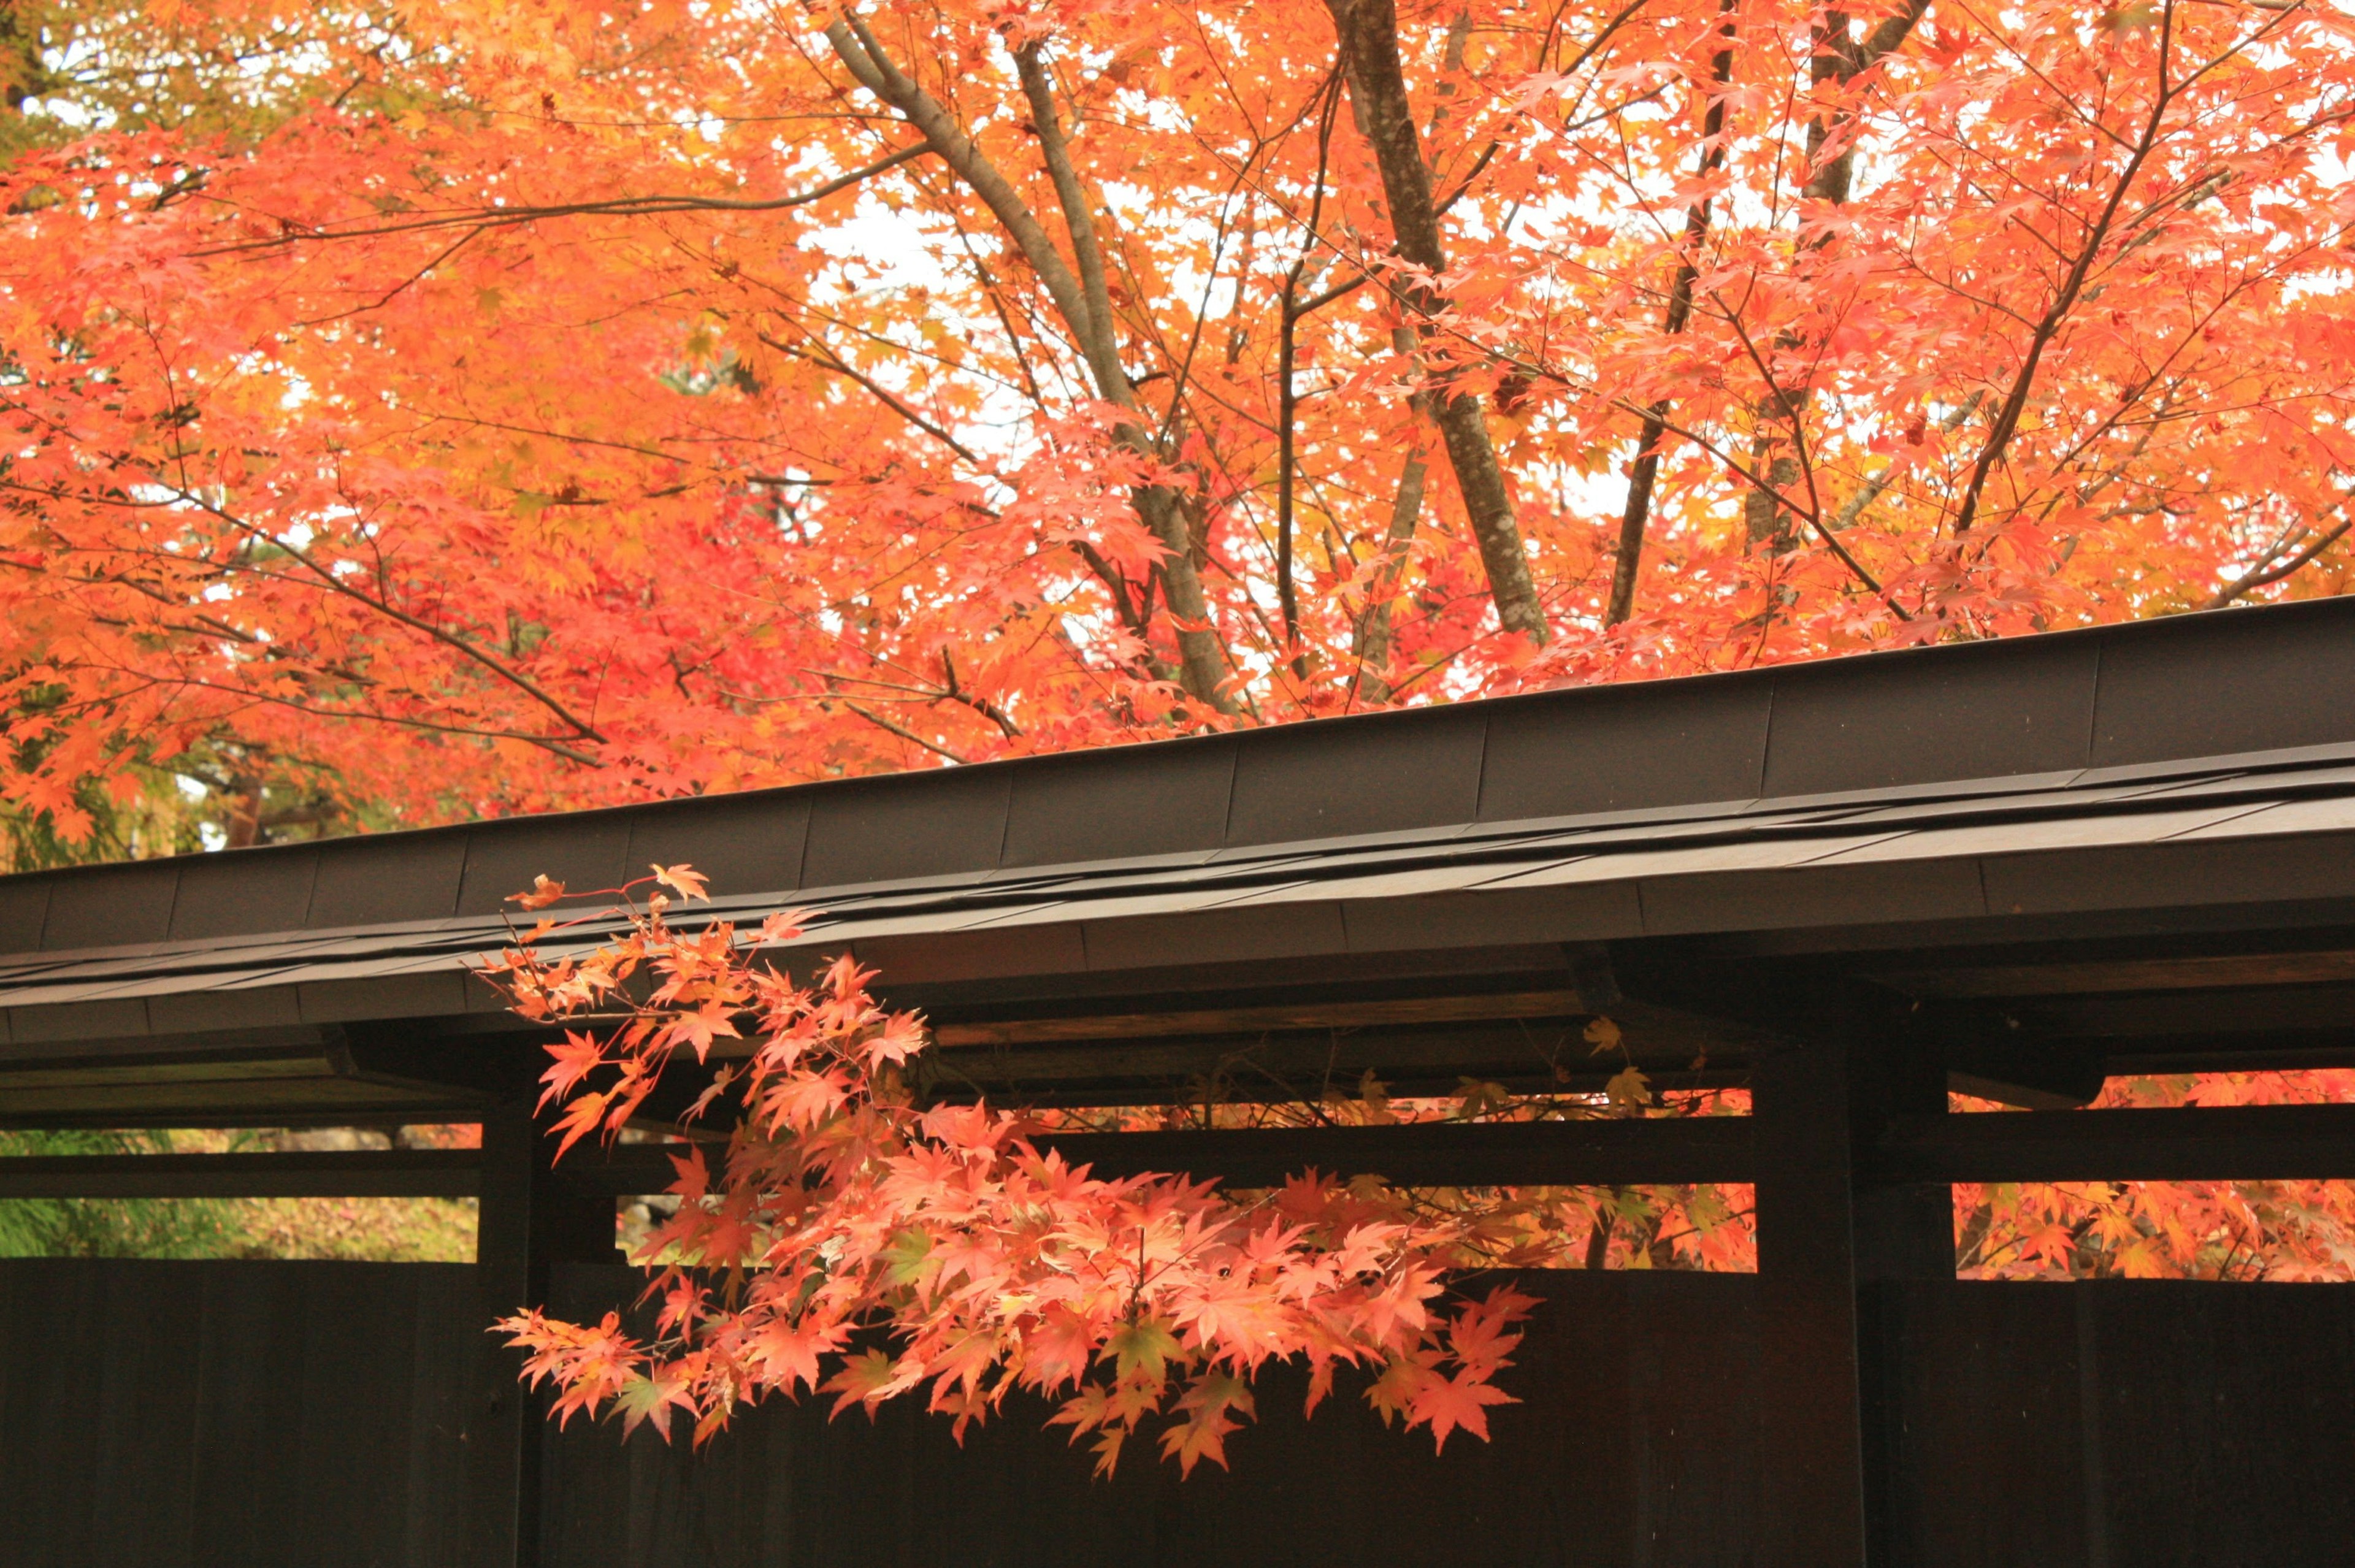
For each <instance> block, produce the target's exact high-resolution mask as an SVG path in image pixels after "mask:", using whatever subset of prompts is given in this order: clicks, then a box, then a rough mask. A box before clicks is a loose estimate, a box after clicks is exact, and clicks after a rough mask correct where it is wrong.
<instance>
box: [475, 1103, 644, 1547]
mask: <svg viewBox="0 0 2355 1568" xmlns="http://www.w3.org/2000/svg"><path fill="white" fill-rule="evenodd" d="M555 1149H556V1140H555V1139H553V1138H551V1137H549V1136H547V1135H546V1134H544V1133H543V1132H542V1131H541V1130H540V1128H539V1127H538V1125H536V1124H535V1123H534V1122H533V1119H532V1115H531V1102H530V1101H528V1100H519V1101H515V1102H510V1103H508V1104H502V1105H500V1106H499V1107H498V1108H497V1109H496V1111H493V1112H490V1113H486V1114H485V1116H484V1117H483V1165H482V1183H483V1185H482V1208H481V1211H480V1215H479V1218H478V1219H477V1220H476V1221H475V1225H476V1229H475V1238H474V1275H475V1282H476V1287H477V1301H478V1303H479V1306H478V1316H479V1317H480V1318H481V1321H482V1324H483V1326H484V1327H485V1328H486V1329H487V1328H488V1327H489V1326H490V1325H491V1324H492V1323H493V1322H495V1321H496V1320H497V1319H499V1318H501V1317H508V1316H510V1315H512V1314H513V1313H515V1312H516V1311H517V1309H518V1308H520V1307H524V1306H526V1305H534V1306H544V1305H546V1303H547V1301H548V1289H549V1265H550V1264H556V1263H565V1262H583V1263H611V1262H613V1261H615V1259H616V1257H617V1256H618V1254H617V1253H616V1252H615V1250H614V1246H613V1199H612V1198H610V1197H603V1196H600V1195H597V1194H594V1193H581V1192H577V1191H574V1190H571V1189H569V1188H567V1187H565V1186H563V1185H561V1184H559V1182H557V1181H556V1180H555V1179H554V1174H553V1169H552V1166H553V1156H554V1154H555ZM476 1366H477V1372H476V1376H475V1380H474V1388H473V1389H472V1391H471V1397H470V1403H469V1407H468V1411H467V1421H466V1430H465V1443H466V1450H467V1458H466V1463H467V1499H468V1508H467V1512H468V1520H467V1537H468V1548H469V1550H468V1552H467V1556H466V1561H467V1562H468V1563H469V1564H470V1565H471V1568H509V1565H510V1564H513V1565H515V1568H534V1565H535V1564H537V1563H538V1560H539V1529H538V1524H539V1519H538V1514H539V1455H540V1447H541V1444H540V1436H541V1434H540V1431H539V1427H540V1422H541V1413H540V1404H541V1401H540V1400H538V1398H536V1397H534V1396H533V1395H532V1394H530V1393H529V1392H527V1390H526V1389H525V1388H524V1386H523V1383H522V1381H521V1372H522V1369H523V1357H522V1356H521V1354H520V1353H519V1352H517V1351H514V1350H510V1349H506V1348H505V1347H504V1346H502V1345H500V1344H498V1343H497V1341H496V1337H495V1336H493V1335H491V1334H489V1333H485V1335H484V1336H483V1349H482V1353H481V1355H480V1357H479V1359H478V1360H477V1362H476Z"/></svg>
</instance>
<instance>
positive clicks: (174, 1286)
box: [81, 1259, 202, 1568]
mask: <svg viewBox="0 0 2355 1568" xmlns="http://www.w3.org/2000/svg"><path fill="white" fill-rule="evenodd" d="M81 1266H83V1267H84V1268H89V1269H91V1270H92V1271H93V1272H95V1273H97V1274H98V1275H99V1278H100V1280H101V1284H102V1289H101V1302H102V1306H101V1317H100V1321H101V1325H102V1328H101V1343H100V1349H99V1354H98V1357H97V1364H96V1365H95V1366H94V1367H91V1366H84V1367H83V1368H82V1377H83V1380H84V1388H85V1390H86V1391H87V1392H85V1394H84V1397H86V1398H89V1397H93V1396H94V1398H95V1403H97V1405H98V1410H99V1451H98V1453H97V1455H96V1456H95V1459H96V1463H97V1466H98V1472H99V1474H100V1475H101V1476H103V1477H105V1478H106V1479H105V1498H104V1501H103V1503H102V1505H101V1506H100V1507H98V1508H95V1509H92V1510H91V1553H92V1556H93V1558H94V1559H95V1560H96V1561H99V1562H101V1563H138V1564H140V1565H141V1568H185V1565H186V1563H188V1562H189V1552H190V1546H191V1540H190V1537H191V1533H192V1526H193V1524H194V1517H193V1516H194V1511H195V1506H196V1496H195V1482H196V1477H195V1474H194V1468H193V1467H192V1466H191V1464H190V1462H189V1450H190V1440H191V1437H192V1435H193V1433H194V1429H195V1425H196V1412H197V1389H198V1369H197V1356H196V1354H195V1351H196V1347H197V1332H196V1328H195V1326H194V1324H193V1323H192V1322H191V1318H192V1317H194V1316H195V1314H194V1313H192V1312H191V1310H190V1308H191V1307H196V1306H197V1300H198V1296H199V1292H198V1289H197V1275H198V1272H199V1270H200V1269H201V1267H202V1265H201V1264H186V1263H162V1262H151V1261H134V1260H128V1259H125V1260H91V1261H89V1262H85V1263H83V1264H82V1265H81Z"/></svg>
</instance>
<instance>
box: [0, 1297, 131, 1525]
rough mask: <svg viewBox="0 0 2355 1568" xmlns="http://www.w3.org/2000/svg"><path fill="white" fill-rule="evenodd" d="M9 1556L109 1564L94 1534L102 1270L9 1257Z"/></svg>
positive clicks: (2, 1475)
mask: <svg viewBox="0 0 2355 1568" xmlns="http://www.w3.org/2000/svg"><path fill="white" fill-rule="evenodd" d="M0 1279H5V1282H6V1283H5V1290H0V1366H5V1372H4V1373H0V1518H5V1520H7V1527H6V1528H5V1530H0V1563H5V1564H6V1565H7V1568H84V1565H85V1564H87V1565H89V1568H101V1560H100V1559H99V1557H98V1556H97V1554H96V1552H95V1551H94V1549H93V1544H92V1540H91V1534H92V1525H93V1521H94V1520H93V1516H94V1514H95V1513H96V1499H95V1496H94V1490H95V1489H94V1488H91V1487H90V1486H89V1485H87V1484H86V1477H88V1476H90V1475H91V1473H92V1472H93V1471H94V1470H95V1469H96V1467H97V1466H98V1462H99V1456H100V1445H99V1426H100V1423H99V1419H98V1411H97V1408H96V1405H95V1404H94V1403H93V1402H92V1401H91V1399H90V1398H89V1396H88V1388H89V1383H88V1378H89V1369H90V1368H91V1366H92V1365H93V1364H95V1363H96V1362H97V1361H98V1360H101V1358H102V1357H103V1356H104V1355H105V1353H106V1346H105V1341H104V1338H103V1317H102V1315H101V1311H100V1303H101V1300H102V1298H103V1297H102V1289H103V1286H102V1281H101V1275H100V1274H99V1272H98V1270H96V1269H94V1268H92V1267H91V1266H89V1265H88V1264H79V1263H77V1262H73V1261H68V1260H62V1259H59V1260H51V1259H25V1260H22V1261H16V1260H12V1261H10V1262H9V1263H7V1264H5V1265H0Z"/></svg>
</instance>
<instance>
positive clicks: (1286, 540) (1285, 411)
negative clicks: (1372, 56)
mask: <svg viewBox="0 0 2355 1568" xmlns="http://www.w3.org/2000/svg"><path fill="white" fill-rule="evenodd" d="M1340 93H1341V78H1340V74H1339V73H1338V72H1336V73H1335V74H1334V76H1333V77H1332V79H1331V80H1330V81H1329V82H1328V83H1327V96H1326V100H1325V106H1324V108H1323V110H1322V111H1321V112H1319V113H1318V114H1317V117H1316V184H1315V185H1314V186H1313V187H1310V192H1309V197H1308V226H1307V227H1308V234H1309V239H1308V240H1307V242H1306V243H1305V244H1303V245H1302V246H1301V248H1300V254H1299V255H1298V256H1296V257H1295V258H1294V259H1293V262H1292V265H1291V266H1290V267H1289V268H1288V269H1286V270H1285V272H1284V293H1283V298H1282V302H1281V308H1280V310H1279V313H1278V315H1277V321H1276V339H1275V602H1276V605H1277V607H1278V608H1279V609H1280V610H1281V611H1282V612H1283V614H1284V647H1285V648H1286V649H1288V650H1292V651H1294V653H1295V658H1297V657H1298V654H1297V650H1298V647H1299V643H1300V593H1299V590H1298V587H1297V586H1296V585H1295V583H1294V581H1293V573H1292V531H1293V501H1294V495H1293V493H1294V491H1295V488H1296V487H1297V486H1296V484H1295V481H1296V479H1297V477H1298V467H1299V459H1298V455H1297V433H1298V432H1297V431H1296V430H1295V425H1296V423H1297V421H1298V415H1299V411H1300V390H1299V389H1298V387H1297V386H1295V384H1294V383H1295V369H1294V366H1295V355H1296V353H1297V351H1298V344H1299V329H1300V318H1301V315H1302V314H1303V312H1302V311H1301V309H1300V279H1301V275H1302V274H1303V273H1304V272H1306V271H1307V268H1308V260H1309V258H1310V257H1311V256H1312V255H1314V254H1315V253H1316V226H1317V223H1318V221H1319V220H1320V219H1322V218H1323V217H1324V215H1325V178H1326V176H1327V174H1328V173H1329V172H1330V170H1331V165H1332V152H1333V119H1334V115H1335V113H1336V112H1337V111H1338V110H1339V108H1340V106H1341V100H1340ZM1298 673H1299V674H1301V675H1302V676H1303V677H1304V678H1305V675H1306V671H1305V668H1303V669H1300V670H1299V671H1298Z"/></svg>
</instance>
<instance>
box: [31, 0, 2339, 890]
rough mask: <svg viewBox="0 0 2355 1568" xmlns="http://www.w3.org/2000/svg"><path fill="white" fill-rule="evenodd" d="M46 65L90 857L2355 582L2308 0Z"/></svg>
mask: <svg viewBox="0 0 2355 1568" xmlns="http://www.w3.org/2000/svg"><path fill="white" fill-rule="evenodd" d="M8 18H9V19H8V24H7V30H6V32H5V37H0V48H5V49H6V50H9V51H13V52H12V53H9V54H8V56H7V63H6V69H8V71H9V74H10V95H9V96H10V101H11V102H12V103H13V104H14V105H15V110H16V113H15V118H14V120H13V121H12V123H10V124H9V126H8V127H7V132H8V135H7V138H6V144H7V145H9V146H10V147H12V148H13V149H14V152H13V156H12V157H11V159H10V161H9V163H8V165H7V167H6V170H5V177H0V206H5V209H6V215H5V219H0V312H5V315H0V321H5V327H0V341H5V349H6V362H5V374H4V375H0V421H5V424H6V426H7V429H8V432H9V456H8V458H7V460H6V465H5V473H4V474H0V496H5V512H0V517H5V521H0V528H5V539H0V562H5V571H0V594H5V602H4V603H0V619H4V620H5V625H6V628H7V630H6V632H5V634H0V635H5V638H6V642H5V655H0V680H5V686H0V711H5V715H6V721H7V723H8V725H9V736H10V741H11V746H10V765H9V767H8V768H7V770H6V772H5V790H6V797H7V799H8V800H9V801H10V802H11V803H12V809H13V811H14V813H15V814H16V816H17V818H18V819H19V820H21V821H24V822H33V823H37V824H40V825H42V827H43V829H44V831H48V832H52V833H53V834H54V835H55V836H56V837H58V838H59V840H60V841H61V842H68V843H69V842H70V841H72V840H74V839H76V838H78V837H81V836H84V835H86V834H87V833H88V832H89V831H90V830H91V823H92V819H93V817H94V816H99V817H102V816H104V815H105V814H106V812H107V810H108V809H110V801H111V800H112V801H114V802H118V803H119V802H121V801H126V800H129V799H130V798H132V796H133V795H135V794H136V793H137V792H138V791H139V790H140V789H141V788H143V787H148V788H150V793H151V794H152V784H153V781H154V780H155V779H156V778H157V777H159V776H161V775H162V774H165V773H178V774H179V775H180V776H181V777H183V778H186V779H188V780H190V781H192V787H200V788H201V789H202V791H203V792H204V799H205V800H206V801H207V802H208V803H209V805H208V807H207V810H208V811H209V812H210V813H211V816H212V819H213V825H214V826H215V827H217V828H218V830H220V831H221V832H222V833H224V834H225V835H226V836H227V837H229V839H230V841H232V842H245V841H250V839H252V838H253V837H256V836H267V835H269V834H272V833H278V834H284V833H288V832H297V833H299V832H301V831H304V830H306V827H305V825H306V824H309V823H312V822H315V821H318V820H321V819H334V820H336V821H338V822H340V824H341V825H342V826H345V827H348V826H351V825H353V824H354V823H355V822H356V821H357V822H359V823H363V824H385V823H396V822H420V821H427V820H434V819H441V818H446V817H449V816H461V815H468V814H479V813H496V812H500V811H506V810H514V809H522V808H538V807H547V806H561V805H581V804H590V803H595V802H602V801H612V800H617V799H626V798H636V797H642V796H644V795H649V794H676V793H683V792H688V791H696V790H719V789H728V788H732V787H738V786H741V785H745V784H760V783H771V782H783V781H788V780H793V779H801V778H811V777H818V776H825V775H828V774H834V773H846V772H847V773H858V772H867V771H873V770H877V769H882V768H893V767H904V766H911V765H927V764H932V763H940V762H942V761H943V760H948V759H978V758H984V757H994V756H1003V755H1008V754H1016V753H1021V752H1031V751H1039V750H1057V749H1064V748H1069V747H1072V746H1079V745H1089V744H1098V743H1104V742H1108V741H1120V740H1124V739H1129V738H1135V737H1138V736H1143V735H1150V734H1159V733H1167V732H1169V731H1172V730H1183V729H1189V728H1199V727H1203V726H1219V725H1230V724H1248V723H1264V722H1273V721H1277V720H1285V719H1291V718H1296V717H1301V716H1305V715H1314V714H1322V713H1331V712H1339V711H1344V710H1348V709H1360V708H1365V707H1369V706H1376V705H1380V704H1386V703H1397V702H1419V701H1433V700H1445V699H1454V698H1458V697H1462V696H1465V695H1471V694H1478V693H1489V692H1498V691H1505V690H1510V689H1516V688H1525V687H1528V686H1530V685H1533V684H1543V683H1547V682H1552V681H1559V680H1564V679H1568V680H1595V679H1608V678H1614V677H1620V676H1624V675H1628V674H1650V673H1674V672H1679V671H1688V670H1699V669H1710V668H1721V667H1731V666H1740V665H1748V664H1752V663H1756V662H1760V661H1772V660H1778V659H1786V658H1792V657H1799V656H1816V655H1821V654H1827V653H1836V652H1841V651H1846V650H1849V649H1854V648H1859V647H1864V646H1870V645H1881V644H1887V643H1891V642H1902V641H1914V640H1928V639H1937V638H1945V637H1957V636H1984V635H2002V634H2006V633H2009V632H2014V631H2019V630H2022V629H2027V628H2030V627H2040V626H2050V625H2060V624H2073V623H2077V622H2083V621H2087V620H2099V619H2114V618H2118V617H2125V616H2135V615H2143V614H2149V613H2160V612H2164V611H2168V610H2173V609H2181V608H2188V607H2191V606H2195V605H2199V604H2202V603H2218V602H2223V601H2227V600H2230V599H2232V598H2234V597H2237V596H2241V595H2244V594H2249V593H2275V594H2277V593H2282V592H2328V591H2332V590H2333V589H2335V587H2336V586H2337V584H2338V582H2339V572H2340V567H2339V564H2338V562H2339V540H2340V539H2342V538H2343V536H2344V533H2345V530H2346V529H2347V528H2348V527H2349V519H2348V518H2347V517H2346V516H2345V515H2344V514H2343V512H2342V510H2341V503H2342V498H2343V495H2344V490H2345V481H2346V472H2347V463H2348V460H2349V457H2350V454H2349V453H2347V452H2345V451H2344V450H2342V446H2343V443H2344V435H2343V433H2342V429H2341V425H2342V421H2343V412H2344V408H2345V397H2346V389H2347V384H2348V378H2349V374H2350V345H2349V333H2348V328H2347V325H2346V311H2345V308H2344V290H2345V286H2346V285H2345V268H2346V262H2347V250H2346V244H2345V222H2346V219H2347V217H2348V214H2349V208H2350V200H2355V196H2350V187H2347V185H2346V184H2345V183H2344V182H2343V181H2341V180H2340V179H2339V169H2340V168H2341V166H2342V159H2343V158H2344V156H2345V155H2346V153H2347V151H2348V148H2349V122H2348V110H2349V107H2350V96H2349V94H2350V54H2349V44H2350V40H2349V37H2348V24H2347V18H2346V16H2344V15H2343V14H2342V13H2341V11H2340V10H2339V9H2337V8H2335V7H2334V6H2332V5H2327V4H2313V3H2309V0H2289V3H2286V4H2275V3H2273V0H2264V3H2262V4H2247V5H2241V4H2202V5H2190V4H2187V3H2183V0H2169V3H2167V4H2161V5H2128V6H2121V7H2117V8H2113V9H2106V10H2105V9H2101V8H2095V7H2077V6H2070V5H2053V4H2044V5H2030V6H2028V7H2026V8H2020V7H2012V8H2009V9H1997V10H1988V9H1985V8H1977V7H1972V6H1970V5H1962V4H1952V3H1944V0H1940V3H1916V0H1904V3H1902V4H1899V5H1874V6H1870V7H1865V8H1861V9H1856V10H1844V9H1839V8H1836V7H1820V6H1814V5H1793V4H1789V3H1787V0H1623V3H1619V4H1610V3H1605V4H1602V5H1594V6H1590V7H1586V8H1583V9H1582V8H1579V7H1574V6H1562V5H1523V4H1518V3H1513V4H1492V5H1443V6H1436V7H1428V8H1418V7H1414V6H1409V7H1407V8H1405V9H1403V10H1401V9H1397V8H1396V7H1394V5H1391V4H1389V3H1387V0H1280V3H1266V4H1247V5H1222V6H1216V7H1201V6H1192V5H1177V4H1124V5H1046V4H1042V5H1001V4H990V5H961V4H954V3H946V4H932V5H904V4H874V3H861V4H856V5H803V4H796V3H786V4H750V5H677V4H668V3H655V4H648V5H639V6H635V7H629V8H623V9H619V10H616V9H612V8H598V7H585V6H575V5H568V4H563V3H561V0H549V3H545V4H537V5H479V4H472V3H468V0H432V3H429V4H425V5H409V6H404V7H401V8H399V9H398V10H394V9H382V10H378V9H373V8H370V7H369V6H368V5H354V6H346V7H325V8H317V9H307V8H297V9H296V10H294V11H293V12H288V11H285V10H283V9H282V8H278V7H272V6H266V5H253V4H250V3H249V0H197V3H195V4H187V3H180V0H175V3H174V4H171V5H161V4H157V5H138V4H130V3H112V4H109V3H105V0H53V3H50V4H47V5H41V4H27V5H19V6H16V7H13V8H11V10H10V11H9V12H8ZM392 735H398V736H400V743H398V744H388V743H386V740H387V738H388V737H389V736H392ZM110 790H111V791H112V792H113V794H112V795H111V796H110V795H109V794H108V792H109V791H110Z"/></svg>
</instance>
